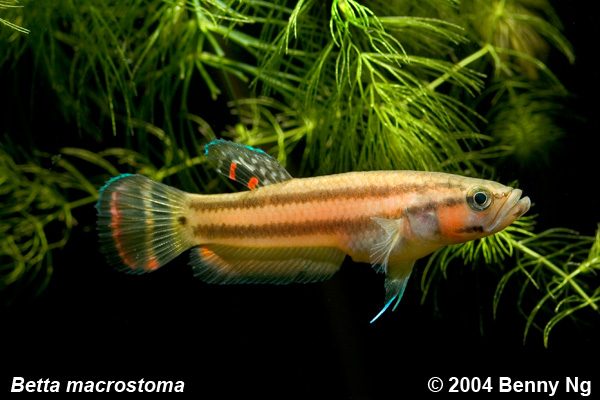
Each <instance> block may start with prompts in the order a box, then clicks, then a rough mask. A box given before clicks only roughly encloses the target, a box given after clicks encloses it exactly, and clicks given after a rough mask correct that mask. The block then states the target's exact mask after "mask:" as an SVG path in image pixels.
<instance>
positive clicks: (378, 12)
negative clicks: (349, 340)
mask: <svg viewBox="0 0 600 400" xmlns="http://www.w3.org/2000/svg"><path fill="white" fill-rule="evenodd" d="M22 5H23V6H24V8H11V9H10V11H11V15H10V19H11V20H12V21H15V23H16V24H18V25H20V26H21V25H22V26H27V27H29V28H30V29H31V32H30V33H29V34H28V35H23V34H22V33H19V32H17V31H14V30H12V29H11V32H10V33H9V34H7V33H6V32H5V31H2V30H0V46H1V47H0V49H1V51H0V53H2V52H4V54H5V56H3V58H0V68H3V69H8V68H9V66H8V63H9V62H10V63H11V65H16V64H17V63H18V62H19V60H20V57H21V56H22V55H23V54H24V53H26V52H28V53H29V54H31V55H32V56H33V59H34V60H35V62H36V65H35V72H36V74H37V75H38V76H40V77H42V78H43V79H45V80H47V81H48V82H49V83H50V84H51V85H52V88H53V89H54V93H55V95H56V98H57V101H58V104H59V105H60V106H59V107H58V110H59V111H60V112H62V114H63V116H64V118H65V119H66V120H67V121H69V120H71V119H74V121H75V122H76V126H77V129H78V132H79V136H80V137H81V138H84V137H87V138H89V139H92V140H94V141H96V142H98V143H99V144H100V143H102V142H103V140H104V141H108V138H107V137H106V136H107V133H108V132H110V133H112V138H110V140H111V141H116V142H117V143H119V146H122V147H119V148H108V149H101V150H100V151H99V152H93V151H91V150H84V149H74V148H65V149H63V150H62V153H61V154H63V158H61V159H59V160H57V164H56V169H53V170H51V171H48V170H45V169H42V168H40V167H39V166H37V165H38V164H37V163H36V162H35V161H32V160H29V161H25V162H23V163H21V164H19V163H17V162H15V161H14V159H13V158H12V157H11V156H10V155H9V153H8V152H7V151H6V149H4V150H3V152H2V153H0V158H1V159H2V162H3V163H4V164H3V165H4V166H5V167H4V169H3V171H2V175H0V177H2V179H1V185H0V192H1V193H2V196H4V197H5V198H7V199H8V198H11V199H12V200H11V201H14V203H12V202H11V203H7V204H13V205H12V206H8V207H4V208H2V213H3V214H2V216H3V217H5V218H3V224H2V230H1V232H0V234H2V235H3V236H2V243H3V245H2V251H3V254H2V259H3V260H6V262H5V261H3V263H2V271H3V272H2V273H3V275H2V284H3V285H4V287H9V286H11V285H14V284H15V282H17V278H18V277H22V276H26V275H24V271H25V270H27V269H29V270H32V271H35V270H43V269H44V268H46V267H47V266H51V258H50V254H51V253H50V251H51V250H52V249H53V248H56V247H58V246H63V245H65V244H66V243H67V238H68V232H69V231H70V230H71V229H72V226H73V220H72V215H71V214H70V211H71V209H73V208H74V207H76V206H80V205H84V204H89V203H91V202H93V198H95V196H97V193H96V191H95V190H96V189H95V187H96V185H94V184H92V183H90V182H95V183H96V184H99V182H101V181H102V180H103V179H104V178H106V177H107V176H108V175H116V174H117V169H116V168H115V165H125V166H127V168H128V169H129V170H134V171H136V172H140V173H143V174H145V175H148V176H151V177H153V178H154V179H157V180H162V179H164V178H166V177H169V176H176V177H177V179H178V180H179V182H180V186H181V187H182V188H183V189H186V190H189V191H202V192H207V191H211V190H213V189H214V187H215V185H217V182H218V181H217V180H215V179H214V178H213V177H211V175H209V174H208V173H207V172H206V171H205V170H204V159H203V156H202V151H201V145H202V144H203V142H204V140H206V139H207V138H208V139H210V138H213V137H215V133H214V131H213V130H217V131H219V132H224V134H225V135H226V136H230V137H233V138H234V139H235V140H238V141H242V142H244V143H247V144H250V145H260V146H263V147H264V148H265V149H267V150H268V151H269V152H270V153H272V154H274V155H276V156H277V157H278V158H279V160H280V161H281V162H283V163H284V164H285V163H288V164H290V163H292V164H293V163H294V162H298V161H299V165H298V166H294V165H293V166H292V167H299V169H300V171H301V174H310V175H314V174H327V173H333V172H341V171H348V170H367V169H416V170H436V171H447V172H453V173H459V174H463V175H470V176H485V177H493V176H494V172H495V169H494V166H493V164H491V163H490V162H489V161H490V160H499V159H501V158H502V157H516V158H517V159H519V160H521V161H522V162H524V163H526V162H528V160H529V158H530V157H532V156H534V155H535V154H534V153H535V152H534V151H533V147H532V146H533V145H534V144H535V146H536V148H545V146H548V145H549V144H550V142H551V140H552V139H554V138H556V137H559V136H560V135H562V134H563V133H562V132H560V131H558V130H556V129H555V130H552V131H550V132H551V134H550V135H548V127H549V126H553V124H552V117H553V112H554V110H555V108H554V104H555V102H553V101H549V100H548V99H549V98H552V99H555V98H560V97H561V96H564V95H565V94H566V91H565V89H564V87H563V86H562V85H561V83H560V81H559V79H558V78H557V77H556V76H555V75H554V74H553V72H552V71H551V70H550V68H549V67H548V66H547V65H546V64H545V62H544V61H545V60H544V57H545V54H546V53H547V52H548V51H549V48H550V47H554V48H556V49H558V51H559V52H561V53H563V54H564V55H565V57H566V58H567V59H568V60H569V61H572V60H573V52H572V49H571V47H570V45H569V43H568V41H567V40H566V39H565V38H564V37H563V36H562V34H561V31H560V23H559V21H558V18H557V16H556V15H555V14H554V12H553V11H552V8H551V7H550V6H549V4H548V2H547V1H546V0H536V1H530V0H499V1H494V2H489V1H487V0H462V1H457V0H402V1H394V2H389V1H382V0H364V1H358V0H333V1H331V2H321V1H318V0H297V1H292V0H270V1H266V0H265V1H263V0H144V1H142V0H124V1H120V2H106V1H103V0H65V1H62V2H55V1H50V0H37V1H36V2H35V4H34V3H33V2H32V1H23V3H22ZM7 7H8V3H6V2H0V11H4V9H7ZM21 32H23V31H21ZM7 35H8V36H7ZM7 38H8V39H7ZM224 104H228V105H229V108H230V110H231V112H232V116H231V117H230V118H228V119H227V121H222V120H217V119H216V118H215V117H214V115H213V114H214V112H212V111H213V110H214V109H215V108H216V107H223V106H224ZM513 111H518V112H513ZM219 114H222V113H219ZM482 115H483V116H484V117H485V118H484V117H482ZM515 128H517V129H515ZM481 132H484V133H481ZM532 138H535V140H532ZM67 143H68V142H66V143H65V145H66V144H67ZM539 155H540V156H541V157H544V156H545V152H541V151H540V152H539ZM67 159H69V160H72V159H74V160H78V162H83V161H85V162H87V163H88V164H89V165H94V166H95V167H94V168H92V169H93V170H94V173H95V174H96V175H95V176H94V177H93V178H90V179H88V178H85V177H84V176H83V175H82V174H81V173H78V170H77V168H75V167H74V166H73V164H71V163H70V162H68V161H67ZM191 167H194V168H191ZM198 167H199V168H198ZM5 176H6V177H5ZM22 185H25V187H23V186H22ZM77 193H79V194H77ZM81 193H84V194H83V195H82V194H81ZM50 199H51V200H50ZM72 199H75V200H72ZM19 204H21V205H22V204H25V205H26V206H25V207H20V206H18V205H19ZM42 205H43V206H42ZM90 212H91V211H90ZM28 221H29V222H28ZM53 221H59V222H60V221H63V222H62V223H63V226H64V229H65V232H67V233H66V234H65V235H63V236H62V237H61V238H58V239H56V241H54V242H51V243H53V244H48V241H47V240H46V239H44V236H47V235H48V232H47V230H46V228H47V227H48V226H50V225H49V224H50V223H54V222H53ZM27 227H28V228H27ZM17 228H18V229H17ZM25 228H27V229H25ZM44 240H46V241H44ZM44 243H45V244H44ZM599 247H600V245H599V244H598V237H596V238H595V239H594V240H592V238H588V237H585V236H579V235H576V234H574V233H571V232H568V231H564V230H559V229H553V230H550V231H546V232H542V233H539V234H535V233H533V221H532V219H531V218H526V219H522V220H521V221H520V222H518V223H517V224H515V225H513V226H512V227H509V228H508V229H507V230H505V231H503V232H501V233H499V234H497V235H494V236H492V237H489V238H485V239H482V240H479V241H476V242H470V243H466V244H463V245H458V246H451V247H447V248H445V249H443V250H441V251H440V252H438V253H436V254H434V255H433V256H432V257H430V258H429V260H428V263H427V265H426V266H425V271H424V274H423V280H422V286H423V296H426V295H427V293H429V292H430V291H431V290H432V289H433V288H434V284H433V283H434V282H436V281H437V280H438V279H439V277H440V276H441V275H443V274H445V271H446V270H447V268H449V267H450V265H451V262H452V261H456V260H463V262H465V263H471V264H473V265H480V264H494V265H502V264H509V263H512V264H514V265H516V266H515V267H514V268H512V269H509V270H508V272H506V274H505V275H504V276H503V277H502V278H500V284H499V286H498V290H497V293H496V296H495V299H494V309H496V308H497V307H498V303H499V299H500V297H501V296H500V295H501V294H502V293H503V292H505V290H506V288H507V287H508V285H509V284H512V281H513V280H516V279H514V278H516V277H519V276H520V277H523V278H524V280H523V282H520V284H521V285H522V286H521V287H522V290H521V294H520V297H519V302H518V304H519V306H520V307H521V308H523V307H526V304H527V301H526V298H525V294H526V293H530V292H531V295H532V296H534V297H535V296H536V295H539V291H542V290H543V291H544V292H543V293H544V294H543V295H542V298H541V300H537V301H536V306H535V307H534V308H533V310H531V311H529V312H527V311H524V312H525V313H526V314H527V322H526V329H525V335H527V333H528V332H529V330H530V328H531V327H532V326H536V325H537V324H536V323H534V319H535V320H536V321H537V320H538V319H540V318H541V317H540V315H541V314H542V313H541V312H540V311H541V310H544V314H545V315H547V316H549V317H548V318H549V321H548V322H547V323H546V324H545V328H544V342H545V344H546V345H547V343H548V334H549V332H550V330H551V329H552V327H553V326H555V324H556V323H557V322H559V321H560V320H562V319H564V318H565V317H567V316H572V315H573V312H575V311H577V310H579V309H581V308H584V307H588V306H589V307H591V308H592V309H594V310H597V309H598V299H599V298H598V291H599V289H598V288H597V286H594V281H593V280H592V279H591V277H592V276H591V272H593V271H594V270H595V269H596V268H597V265H598V262H597V256H598V255H597V253H598V248H599ZM588 248H591V249H592V250H590V251H588ZM569 254H572V255H571V256H570V258H569V256H568V255H569ZM532 288H534V289H535V290H533V289H532ZM536 290H538V291H536ZM504 296H506V295H504ZM551 303H554V308H552V307H549V305H550V304H551ZM546 309H548V310H546Z"/></svg>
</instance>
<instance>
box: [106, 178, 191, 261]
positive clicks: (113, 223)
mask: <svg viewBox="0 0 600 400" xmlns="http://www.w3.org/2000/svg"><path fill="white" fill-rule="evenodd" d="M186 198H187V193H185V192H183V191H181V190H179V189H176V188H173V187H170V186H167V185H164V184H162V183H158V182H155V181H153V180H151V179H149V178H146V177H145V176H142V175H131V174H124V175H121V176H118V177H116V178H113V179H111V180H109V181H108V182H107V183H106V185H104V187H103V188H102V189H101V190H100V198H99V199H98V203H96V209H97V210H98V232H99V236H100V243H101V250H102V251H103V252H104V253H105V254H106V257H107V261H108V262H109V263H110V264H113V265H115V266H117V267H119V266H121V268H120V269H122V270H124V271H127V272H131V273H145V272H150V271H154V270H156V269H157V268H159V267H161V266H163V265H165V264H166V263H167V262H169V261H171V260H172V259H173V258H175V257H177V256H178V255H179V254H180V253H181V252H183V251H185V250H187V249H189V248H190V247H191V246H192V244H191V243H190V239H189V236H188V235H187V234H186V228H187V227H186V225H187V207H186Z"/></svg>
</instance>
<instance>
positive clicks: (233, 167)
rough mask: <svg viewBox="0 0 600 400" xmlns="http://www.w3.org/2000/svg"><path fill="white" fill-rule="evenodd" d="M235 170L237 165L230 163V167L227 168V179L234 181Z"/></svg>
mask: <svg viewBox="0 0 600 400" xmlns="http://www.w3.org/2000/svg"><path fill="white" fill-rule="evenodd" d="M236 168H237V164H236V163H234V162H233V163H231V166H230V167H229V179H231V180H234V181H235V169H236Z"/></svg>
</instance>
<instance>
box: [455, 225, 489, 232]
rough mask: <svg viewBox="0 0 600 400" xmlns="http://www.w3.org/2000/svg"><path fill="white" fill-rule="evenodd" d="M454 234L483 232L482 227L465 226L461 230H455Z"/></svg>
mask: <svg viewBox="0 0 600 400" xmlns="http://www.w3.org/2000/svg"><path fill="white" fill-rule="evenodd" d="M455 232H456V233H473V232H479V233H481V232H483V226H481V225H474V226H467V227H465V228H462V229H457V230H456V231H455Z"/></svg>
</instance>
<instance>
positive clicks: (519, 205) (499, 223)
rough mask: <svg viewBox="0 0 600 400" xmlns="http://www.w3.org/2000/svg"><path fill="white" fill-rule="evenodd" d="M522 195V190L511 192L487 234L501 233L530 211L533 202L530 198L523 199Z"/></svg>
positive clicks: (486, 229) (487, 229)
mask: <svg viewBox="0 0 600 400" xmlns="http://www.w3.org/2000/svg"><path fill="white" fill-rule="evenodd" d="M522 194H523V191H522V190H521V189H513V190H511V191H510V194H509V195H508V196H507V197H506V200H504V204H503V205H502V206H501V207H500V209H499V210H498V213H496V216H495V217H494V219H492V221H491V223H490V225H489V226H488V227H487V228H485V231H486V232H487V233H489V234H493V233H496V232H500V231H501V230H502V229H504V228H506V227H507V226H508V225H510V224H512V223H513V222H514V221H515V220H517V219H518V218H519V217H520V216H521V215H523V214H525V213H526V212H527V211H528V210H529V207H530V206H531V200H529V197H523V198H521V195H522Z"/></svg>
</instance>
